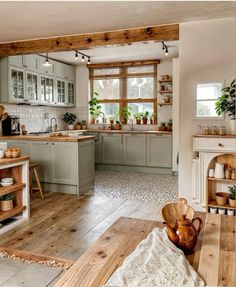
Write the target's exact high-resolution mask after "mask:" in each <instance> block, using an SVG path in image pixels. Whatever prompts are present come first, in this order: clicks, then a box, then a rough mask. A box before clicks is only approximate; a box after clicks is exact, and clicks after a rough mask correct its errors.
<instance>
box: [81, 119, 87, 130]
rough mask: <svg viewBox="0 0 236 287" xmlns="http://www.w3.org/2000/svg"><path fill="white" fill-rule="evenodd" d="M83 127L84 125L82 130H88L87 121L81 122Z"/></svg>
mask: <svg viewBox="0 0 236 287" xmlns="http://www.w3.org/2000/svg"><path fill="white" fill-rule="evenodd" d="M81 125H82V130H86V129H87V121H86V120H83V121H81Z"/></svg>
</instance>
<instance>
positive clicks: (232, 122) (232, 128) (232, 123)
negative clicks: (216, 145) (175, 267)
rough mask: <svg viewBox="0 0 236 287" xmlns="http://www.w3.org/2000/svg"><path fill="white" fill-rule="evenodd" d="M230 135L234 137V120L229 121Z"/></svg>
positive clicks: (235, 130)
mask: <svg viewBox="0 0 236 287" xmlns="http://www.w3.org/2000/svg"><path fill="white" fill-rule="evenodd" d="M230 129H231V135H236V119H234V120H230Z"/></svg>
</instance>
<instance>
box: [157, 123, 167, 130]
mask: <svg viewBox="0 0 236 287" xmlns="http://www.w3.org/2000/svg"><path fill="white" fill-rule="evenodd" d="M158 129H159V131H165V130H166V123H165V122H161V125H160V126H159V128H158Z"/></svg>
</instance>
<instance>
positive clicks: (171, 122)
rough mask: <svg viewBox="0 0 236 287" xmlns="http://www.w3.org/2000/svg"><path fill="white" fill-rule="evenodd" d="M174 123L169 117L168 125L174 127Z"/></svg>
mask: <svg viewBox="0 0 236 287" xmlns="http://www.w3.org/2000/svg"><path fill="white" fill-rule="evenodd" d="M172 125H173V121H172V119H169V121H168V126H170V127H172Z"/></svg>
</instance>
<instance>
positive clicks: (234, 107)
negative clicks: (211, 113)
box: [215, 79, 236, 134]
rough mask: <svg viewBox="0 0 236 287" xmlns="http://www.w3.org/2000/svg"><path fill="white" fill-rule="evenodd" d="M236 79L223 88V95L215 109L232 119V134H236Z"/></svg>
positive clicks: (219, 113)
mask: <svg viewBox="0 0 236 287" xmlns="http://www.w3.org/2000/svg"><path fill="white" fill-rule="evenodd" d="M235 85H236V80H235V79H234V80H233V81H232V82H231V84H230V86H228V87H225V88H223V89H222V91H223V95H222V96H221V97H219V98H218V100H217V101H216V104H215V110H216V112H217V114H218V115H219V116H220V115H222V114H227V115H228V116H229V117H230V119H231V121H230V123H231V134H236V92H235Z"/></svg>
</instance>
